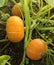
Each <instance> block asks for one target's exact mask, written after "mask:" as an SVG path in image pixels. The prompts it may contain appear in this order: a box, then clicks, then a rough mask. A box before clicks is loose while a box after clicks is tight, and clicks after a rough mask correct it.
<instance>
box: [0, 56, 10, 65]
mask: <svg viewBox="0 0 54 65" xmlns="http://www.w3.org/2000/svg"><path fill="white" fill-rule="evenodd" d="M9 59H10V56H9V55H2V56H0V65H5V64H6V63H7V61H8V60H9Z"/></svg>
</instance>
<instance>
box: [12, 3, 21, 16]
mask: <svg viewBox="0 0 54 65" xmlns="http://www.w3.org/2000/svg"><path fill="white" fill-rule="evenodd" d="M18 6H19V7H21V6H22V4H21V3H20V2H19V3H17V4H16V5H14V6H13V8H12V14H13V15H16V16H21V11H20V9H19V8H18Z"/></svg>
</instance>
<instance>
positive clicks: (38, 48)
mask: <svg viewBox="0 0 54 65" xmlns="http://www.w3.org/2000/svg"><path fill="white" fill-rule="evenodd" d="M47 49H48V46H47V45H46V44H45V41H44V40H42V39H33V40H31V41H30V42H29V43H28V46H27V49H26V54H27V56H28V57H29V58H30V59H31V60H40V59H41V58H42V56H43V55H44V54H45V52H46V51H47Z"/></svg>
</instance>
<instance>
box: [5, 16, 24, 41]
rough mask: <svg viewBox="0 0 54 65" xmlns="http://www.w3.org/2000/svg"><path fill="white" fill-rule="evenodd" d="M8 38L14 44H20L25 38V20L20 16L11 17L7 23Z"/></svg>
mask: <svg viewBox="0 0 54 65" xmlns="http://www.w3.org/2000/svg"><path fill="white" fill-rule="evenodd" d="M6 33H7V37H8V39H9V40H10V41H12V42H19V41H21V40H22V39H23V37H24V24H23V20H22V19H21V18H20V17H18V16H11V17H10V18H8V20H7V23H6Z"/></svg>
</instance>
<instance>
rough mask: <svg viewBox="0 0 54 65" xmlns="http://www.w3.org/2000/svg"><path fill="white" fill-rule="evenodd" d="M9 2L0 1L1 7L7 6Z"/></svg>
mask: <svg viewBox="0 0 54 65" xmlns="http://www.w3.org/2000/svg"><path fill="white" fill-rule="evenodd" d="M7 2H8V0H0V7H3V6H5V5H6V4H7Z"/></svg>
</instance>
